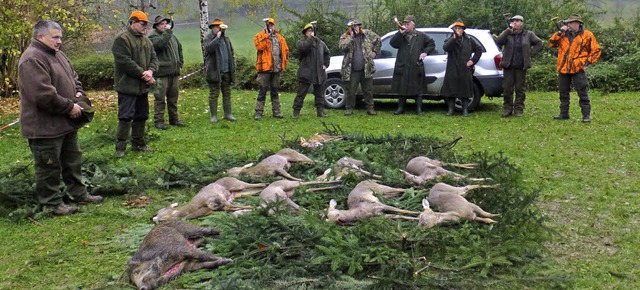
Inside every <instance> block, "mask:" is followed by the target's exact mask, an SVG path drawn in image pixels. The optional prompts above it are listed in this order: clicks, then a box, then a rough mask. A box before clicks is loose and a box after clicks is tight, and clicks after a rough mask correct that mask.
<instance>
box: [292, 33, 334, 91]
mask: <svg viewBox="0 0 640 290" xmlns="http://www.w3.org/2000/svg"><path fill="white" fill-rule="evenodd" d="M297 46H298V53H299V54H300V65H299V66H298V80H299V81H301V82H303V83H307V84H313V85H320V84H322V83H323V82H324V80H326V79H327V74H326V72H325V69H324V68H323V66H324V67H329V64H330V60H331V55H330V54H329V48H328V47H327V45H326V44H325V43H324V41H322V40H320V39H319V38H317V37H306V36H304V37H303V38H302V39H300V40H298V42H297Z"/></svg>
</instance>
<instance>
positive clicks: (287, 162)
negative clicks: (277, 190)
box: [227, 148, 313, 181]
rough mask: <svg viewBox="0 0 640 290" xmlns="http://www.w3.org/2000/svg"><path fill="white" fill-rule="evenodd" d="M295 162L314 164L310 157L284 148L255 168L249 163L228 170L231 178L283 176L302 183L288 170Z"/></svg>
mask: <svg viewBox="0 0 640 290" xmlns="http://www.w3.org/2000/svg"><path fill="white" fill-rule="evenodd" d="M295 162H313V160H311V159H309V157H307V156H304V155H303V154H301V153H299V152H298V151H295V150H293V149H290V148H284V149H282V150H280V151H278V152H277V153H276V154H273V155H271V156H269V157H267V158H265V159H263V160H262V161H260V162H259V163H258V164H256V165H255V166H254V165H253V163H249V164H247V165H245V166H242V167H233V168H231V169H229V170H227V174H229V175H230V176H241V175H245V176H251V177H257V178H260V177H271V176H282V177H284V178H286V179H290V180H297V181H302V179H299V178H296V177H293V176H291V175H290V174H289V173H288V172H287V170H289V167H291V163H295Z"/></svg>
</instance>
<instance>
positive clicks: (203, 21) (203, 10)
mask: <svg viewBox="0 0 640 290" xmlns="http://www.w3.org/2000/svg"><path fill="white" fill-rule="evenodd" d="M198 1H199V3H200V48H201V49H202V56H203V57H204V36H205V35H206V34H207V29H208V28H209V3H208V2H207V0H198Z"/></svg>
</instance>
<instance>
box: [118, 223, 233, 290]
mask: <svg viewBox="0 0 640 290" xmlns="http://www.w3.org/2000/svg"><path fill="white" fill-rule="evenodd" d="M218 235H219V233H218V232H217V231H216V230H214V229H210V228H206V227H200V226H196V225H193V224H191V223H188V222H185V221H172V222H166V223H162V224H159V225H157V226H155V227H154V228H153V229H152V230H151V231H150V232H149V233H148V234H147V236H146V237H145V238H144V240H143V241H142V244H141V245H140V248H139V249H138V251H137V252H136V253H135V254H134V255H133V257H131V259H129V261H128V262H127V270H126V275H127V277H128V278H129V281H130V282H131V283H132V284H134V285H135V286H136V287H137V288H138V289H139V290H151V289H155V288H157V287H159V286H160V285H162V284H164V283H166V282H167V281H169V280H171V279H173V278H175V277H177V276H179V275H181V274H182V273H185V272H189V271H196V270H199V269H214V268H217V267H219V266H222V265H225V264H228V263H231V262H232V261H233V260H231V259H227V258H221V257H214V256H213V255H211V254H209V253H206V252H204V251H202V250H200V249H198V248H197V246H198V245H199V244H200V243H201V242H202V241H203V240H204V238H205V237H217V236H218Z"/></svg>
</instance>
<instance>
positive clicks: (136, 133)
mask: <svg viewBox="0 0 640 290" xmlns="http://www.w3.org/2000/svg"><path fill="white" fill-rule="evenodd" d="M146 123H147V122H146V121H133V122H131V145H132V148H131V150H133V151H137V152H153V149H151V148H149V147H147V144H146V143H145V142H144V129H145V125H146Z"/></svg>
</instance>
